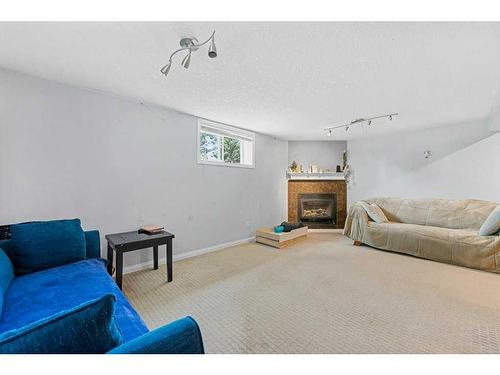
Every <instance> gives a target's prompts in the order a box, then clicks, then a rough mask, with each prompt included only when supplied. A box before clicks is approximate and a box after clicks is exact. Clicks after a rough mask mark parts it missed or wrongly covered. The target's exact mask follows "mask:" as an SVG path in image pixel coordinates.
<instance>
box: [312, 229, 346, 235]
mask: <svg viewBox="0 0 500 375" xmlns="http://www.w3.org/2000/svg"><path fill="white" fill-rule="evenodd" d="M307 232H308V233H340V234H342V233H344V230H343V229H309V230H308V231H307Z"/></svg>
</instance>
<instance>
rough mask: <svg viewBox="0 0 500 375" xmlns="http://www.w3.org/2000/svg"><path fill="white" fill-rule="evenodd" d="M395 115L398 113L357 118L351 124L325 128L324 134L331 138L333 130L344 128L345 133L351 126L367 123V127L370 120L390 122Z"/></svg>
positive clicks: (370, 122)
mask: <svg viewBox="0 0 500 375" xmlns="http://www.w3.org/2000/svg"><path fill="white" fill-rule="evenodd" d="M397 115H399V113H388V114H386V115H381V116H373V117H368V118H358V119H356V120H352V121H351V122H349V123H347V124H342V125H337V126H332V127H329V128H325V132H326V135H327V136H331V135H332V132H333V131H334V130H335V129H339V128H345V131H348V130H349V128H350V127H351V125H358V124H361V126H363V125H364V123H365V122H367V123H368V126H370V125H371V124H372V120H376V119H379V118H387V119H389V120H390V121H392V118H393V116H397Z"/></svg>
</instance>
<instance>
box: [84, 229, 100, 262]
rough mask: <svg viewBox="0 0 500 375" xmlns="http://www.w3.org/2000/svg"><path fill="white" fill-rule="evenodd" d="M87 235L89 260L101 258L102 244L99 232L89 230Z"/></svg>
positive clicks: (86, 232)
mask: <svg viewBox="0 0 500 375" xmlns="http://www.w3.org/2000/svg"><path fill="white" fill-rule="evenodd" d="M84 233H85V243H86V249H87V259H91V258H100V257H101V242H100V239H99V231H98V230H87V231H85V232H84Z"/></svg>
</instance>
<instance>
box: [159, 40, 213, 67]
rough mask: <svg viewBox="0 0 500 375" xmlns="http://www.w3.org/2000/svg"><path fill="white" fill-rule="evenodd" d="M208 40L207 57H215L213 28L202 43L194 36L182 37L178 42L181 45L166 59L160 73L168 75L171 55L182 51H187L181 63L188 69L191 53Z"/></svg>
mask: <svg viewBox="0 0 500 375" xmlns="http://www.w3.org/2000/svg"><path fill="white" fill-rule="evenodd" d="M208 42H211V43H210V47H209V48H208V57H210V58H212V59H213V58H216V57H217V47H216V46H215V30H214V32H213V33H212V35H210V38H208V39H207V40H205V41H204V42H203V43H199V42H198V39H196V38H195V37H189V38H182V39H181V40H180V42H179V44H180V45H181V48H179V49H178V50H176V51H174V52H173V53H172V54H171V55H170V58H169V59H168V63H167V65H165V66H164V67H163V68H161V69H160V72H161V74H163V75H164V76H165V77H166V76H167V75H168V72H169V71H170V67H171V66H172V59H173V57H174V56H175V55H176V54H177V53H179V52H182V51H188V53H187V55H186V56H184V58H183V59H182V62H181V65H182V66H183V67H184V68H185V69H188V68H189V65H190V64H191V53H192V52H194V51H197V50H198V49H199V48H200V47H201V46H204V45H205V44H207V43H208Z"/></svg>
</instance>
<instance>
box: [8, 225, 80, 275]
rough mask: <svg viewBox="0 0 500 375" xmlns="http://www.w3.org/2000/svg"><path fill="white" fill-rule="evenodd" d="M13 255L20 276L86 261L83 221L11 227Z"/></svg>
mask: <svg viewBox="0 0 500 375" xmlns="http://www.w3.org/2000/svg"><path fill="white" fill-rule="evenodd" d="M10 234H11V241H12V256H13V262H14V267H15V270H16V273H17V274H18V275H26V274H29V273H32V272H35V271H39V270H44V269H47V268H52V267H56V266H60V265H63V264H68V263H72V262H76V261H79V260H82V259H85V258H86V252H87V249H86V244H85V234H84V233H83V230H82V227H81V224H80V219H72V220H53V221H40V222H31V223H22V224H14V225H11V226H10Z"/></svg>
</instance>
